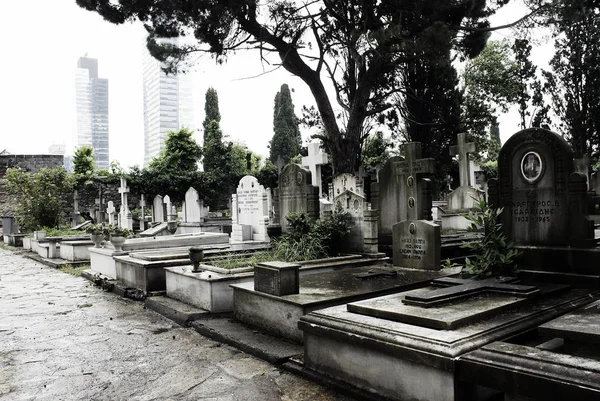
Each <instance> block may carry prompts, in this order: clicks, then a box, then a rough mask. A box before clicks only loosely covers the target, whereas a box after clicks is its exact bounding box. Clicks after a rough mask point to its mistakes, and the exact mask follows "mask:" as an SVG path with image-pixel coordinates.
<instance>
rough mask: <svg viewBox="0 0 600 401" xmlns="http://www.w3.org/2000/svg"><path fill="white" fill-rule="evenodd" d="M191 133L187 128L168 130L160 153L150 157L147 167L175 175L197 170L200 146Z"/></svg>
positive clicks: (200, 152)
mask: <svg viewBox="0 0 600 401" xmlns="http://www.w3.org/2000/svg"><path fill="white" fill-rule="evenodd" d="M192 135H193V131H191V130H189V129H188V128H182V129H180V130H178V131H170V132H169V133H168V134H167V139H166V140H165V148H164V149H163V151H162V152H161V155H160V156H159V157H155V158H154V159H152V161H151V162H150V165H149V167H150V168H151V169H155V170H161V171H164V172H169V173H170V174H176V175H181V174H187V173H191V172H194V171H197V170H198V162H199V161H200V158H201V157H202V148H201V147H200V145H198V144H197V143H196V141H195V140H194V138H193V136H192Z"/></svg>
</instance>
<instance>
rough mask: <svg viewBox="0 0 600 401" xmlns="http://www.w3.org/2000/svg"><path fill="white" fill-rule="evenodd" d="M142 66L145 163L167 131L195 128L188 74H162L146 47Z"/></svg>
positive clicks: (161, 145)
mask: <svg viewBox="0 0 600 401" xmlns="http://www.w3.org/2000/svg"><path fill="white" fill-rule="evenodd" d="M171 41H173V40H171ZM142 69H143V71H142V74H143V80H144V166H147V165H148V164H149V163H150V162H151V161H152V159H153V158H155V157H157V156H159V155H160V152H161V151H162V150H163V149H164V148H165V139H166V138H167V133H168V132H169V131H174V130H178V129H180V128H181V127H186V128H190V129H193V128H194V101H193V88H192V79H191V76H189V75H184V74H179V75H173V74H170V75H167V74H165V73H164V72H163V71H162V69H161V64H160V62H159V61H158V60H156V59H155V58H153V57H152V56H151V55H150V53H149V52H148V49H144V58H143V65H142Z"/></svg>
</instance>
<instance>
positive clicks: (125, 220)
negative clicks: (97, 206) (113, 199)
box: [119, 177, 133, 230]
mask: <svg viewBox="0 0 600 401" xmlns="http://www.w3.org/2000/svg"><path fill="white" fill-rule="evenodd" d="M119 193H120V194H121V212H120V213H119V217H120V221H121V227H123V228H128V229H130V230H131V229H132V228H133V221H132V219H131V212H130V211H129V205H128V204H127V194H128V193H129V188H128V187H127V180H126V179H125V178H124V177H121V186H120V187H119Z"/></svg>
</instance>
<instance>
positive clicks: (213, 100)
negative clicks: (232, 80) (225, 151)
mask: <svg viewBox="0 0 600 401" xmlns="http://www.w3.org/2000/svg"><path fill="white" fill-rule="evenodd" d="M204 114H205V117H204V121H203V122H202V126H203V127H204V143H203V145H204V171H212V169H213V168H214V160H213V159H214V158H215V157H217V158H218V156H213V154H212V153H211V152H212V147H211V145H210V144H211V143H212V144H214V143H216V142H215V139H213V138H211V136H214V135H218V134H220V131H219V132H218V133H217V132H215V131H214V128H213V129H212V130H209V129H208V126H209V124H210V122H211V121H216V122H217V123H220V122H221V113H219V96H218V94H217V91H216V90H215V89H214V88H208V90H207V91H206V95H205V102H204ZM218 140H219V141H222V138H221V139H218ZM207 145H208V146H207Z"/></svg>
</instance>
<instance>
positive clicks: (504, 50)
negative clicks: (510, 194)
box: [461, 39, 548, 160]
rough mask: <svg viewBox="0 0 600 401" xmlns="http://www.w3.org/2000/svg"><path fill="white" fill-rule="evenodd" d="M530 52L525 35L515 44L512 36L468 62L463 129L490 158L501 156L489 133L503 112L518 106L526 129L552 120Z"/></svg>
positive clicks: (496, 143) (493, 42)
mask: <svg viewBox="0 0 600 401" xmlns="http://www.w3.org/2000/svg"><path fill="white" fill-rule="evenodd" d="M530 55H531V44H530V43H529V41H527V40H525V39H516V40H515V41H514V42H513V44H512V45H511V43H510V42H509V41H508V40H503V41H490V42H488V44H487V46H486V48H485V49H484V50H483V51H482V52H481V54H479V56H477V57H476V58H474V59H473V60H470V61H469V62H467V64H466V66H465V69H464V72H463V75H462V78H463V85H464V87H463V98H464V100H463V103H462V121H461V123H462V125H461V130H462V131H464V132H469V133H470V134H471V136H472V138H473V140H474V141H475V142H476V143H477V147H478V149H479V150H480V152H481V153H484V152H486V151H487V152H488V158H487V160H495V159H496V158H497V157H498V155H497V152H495V150H493V149H490V146H497V145H498V143H499V142H493V138H490V136H489V134H490V132H492V131H491V130H492V129H493V127H494V126H496V125H497V124H498V120H497V118H498V115H499V113H506V112H508V110H509V108H510V107H511V106H513V105H516V106H518V110H519V117H520V126H521V128H522V129H524V128H528V127H530V126H540V125H541V124H544V123H547V122H548V121H547V120H548V119H547V112H548V107H547V106H545V105H544V102H543V96H542V90H541V89H542V85H541V83H540V81H539V80H538V79H537V78H536V67H535V66H534V65H533V63H532V62H531V60H530Z"/></svg>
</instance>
